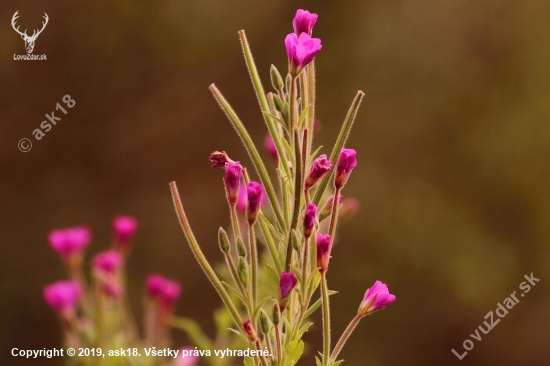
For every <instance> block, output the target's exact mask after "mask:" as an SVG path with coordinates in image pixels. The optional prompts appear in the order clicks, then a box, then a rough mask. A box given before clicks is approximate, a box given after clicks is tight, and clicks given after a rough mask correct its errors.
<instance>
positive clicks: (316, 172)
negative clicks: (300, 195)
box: [305, 154, 332, 189]
mask: <svg viewBox="0 0 550 366" xmlns="http://www.w3.org/2000/svg"><path fill="white" fill-rule="evenodd" d="M330 168H332V163H331V162H330V161H329V160H328V159H327V156H326V155H325V154H323V155H321V156H319V157H318V158H317V159H315V160H314V161H313V164H311V169H310V170H309V175H308V176H307V177H306V181H305V188H306V189H310V188H311V187H313V186H314V185H315V183H317V182H318V181H319V179H321V178H322V177H323V176H324V175H325V174H327V173H328V172H329V170H330Z"/></svg>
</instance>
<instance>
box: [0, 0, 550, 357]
mask: <svg viewBox="0 0 550 366" xmlns="http://www.w3.org/2000/svg"><path fill="white" fill-rule="evenodd" d="M297 8H305V9H309V10H311V11H314V12H317V13H318V14H319V15H320V16H319V21H318V24H317V25H316V27H315V35H316V36H317V37H320V38H322V41H323V50H322V52H321V53H320V54H319V56H318V58H317V72H318V107H317V112H318V113H317V117H318V118H320V119H321V121H322V124H323V128H322V130H321V131H320V132H319V134H318V136H317V137H316V143H319V144H322V145H324V146H326V148H325V149H324V150H323V152H329V151H330V147H331V146H332V142H333V140H334V138H335V134H336V133H337V131H338V129H339V125H340V123H341V121H342V120H343V117H344V116H345V113H346V110H347V108H348V106H349V103H350V101H351V98H352V97H353V96H354V95H355V93H356V91H357V90H359V89H360V90H363V91H364V92H365V94H366V97H365V102H364V103H363V106H362V109H361V112H360V114H359V117H358V119H357V121H356V124H355V128H354V131H353V135H352V137H351V138H350V140H349V143H348V147H352V148H355V149H356V150H357V151H358V159H359V166H358V168H357V169H356V170H355V171H354V173H353V176H352V179H351V180H350V182H349V184H348V185H347V186H346V192H345V193H346V194H347V195H349V196H355V197H357V198H358V200H359V202H360V205H361V208H360V211H359V213H358V215H357V216H356V217H355V218H354V219H353V220H351V221H349V222H346V223H345V224H344V225H343V226H342V230H341V233H340V244H341V245H340V246H339V247H338V250H337V252H336V253H335V255H334V258H333V260H332V261H331V270H330V278H329V282H330V287H331V288H333V289H336V290H338V291H340V293H339V294H338V295H336V296H334V298H333V300H332V306H333V328H334V334H335V336H334V337H336V336H337V335H338V334H340V332H341V331H342V330H343V329H344V327H345V326H346V325H347V322H348V321H349V319H350V318H351V317H352V316H353V314H354V313H355V311H356V310H357V306H358V304H359V301H360V300H361V298H362V296H363V294H364V291H365V290H366V288H367V287H368V286H370V285H371V284H372V283H373V282H374V281H375V280H376V279H381V280H383V281H384V282H386V283H388V285H389V287H390V289H391V291H392V292H393V293H394V294H396V295H397V301H396V302H395V303H394V304H393V305H391V307H389V308H388V309H386V310H384V311H383V312H379V313H377V314H376V315H375V316H372V317H369V318H367V319H365V320H364V321H363V322H362V323H361V325H360V326H359V328H358V329H357V331H356V333H355V334H354V336H353V337H352V339H351V341H350V342H349V343H348V344H347V346H346V347H345V349H344V352H343V353H342V357H343V358H344V359H346V360H347V362H346V364H348V365H370V366H375V365H399V366H405V365H455V364H461V365H489V364H491V365H503V366H508V365H510V366H512V365H514V366H516V365H532V366H537V365H549V364H550V348H549V347H548V345H549V343H550V331H549V329H550V297H549V289H550V269H549V265H550V248H549V243H550V229H549V227H550V225H549V223H550V190H549V188H550V169H549V167H550V165H549V164H550V124H549V117H550V22H548V19H549V16H550V3H549V2H548V1H545V0H527V1H513V0H498V1H497V0H484V1H474V0H447V1H429V0H406V1H405V0H389V1H388V0H369V1H359V0H356V1H288V0H287V1H221V0H202V1H198V0H185V1H175V0H146V1H140V2H131V1H110V0H98V1H93V2H92V1H87V2H73V1H64V0H63V1H53V0H49V1H41V2H36V1H34V2H29V1H12V0H7V1H2V2H0V15H1V16H0V20H1V21H0V50H1V52H0V85H1V88H0V136H1V143H0V207H1V209H0V243H1V244H0V245H1V246H2V247H1V253H2V255H1V256H0V298H1V301H0V364H2V365H61V364H62V361H61V360H60V359H52V360H47V359H39V360H34V361H33V360H24V359H21V358H13V357H11V356H10V351H11V348H13V347H18V348H21V349H41V348H52V347H55V346H58V347H59V346H60V345H61V337H60V332H59V328H58V325H57V322H56V319H55V316H54V314H53V312H52V311H51V310H50V309H49V308H48V307H47V306H46V305H45V303H44V301H43V299H42V287H43V286H44V285H45V284H47V283H49V282H52V281H55V280H57V279H59V278H61V277H63V276H64V271H63V269H62V266H61V263H60V261H59V259H58V257H57V256H56V255H55V253H53V252H52V251H51V250H50V249H49V247H48V244H47V242H46V234H47V232H48V231H49V230H51V229H53V228H58V227H66V226H72V225H76V224H80V223H87V224H89V225H90V226H91V228H92V229H93V234H94V240H93V244H92V245H91V246H90V248H89V252H88V255H89V256H91V255H92V254H94V253H96V252H98V251H100V250H103V249H105V248H106V247H107V246H108V245H109V242H110V235H111V234H110V221H111V218H112V216H113V215H115V214H119V213H120V214H129V215H134V216H136V217H137V218H138V219H139V223H140V228H139V234H138V237H137V241H136V245H135V248H134V251H133V255H132V259H131V263H130V267H129V275H130V291H131V298H132V304H133V307H134V310H135V311H136V312H137V313H138V314H139V308H140V299H141V289H142V284H143V280H144V278H145V276H146V275H147V274H148V273H150V272H161V273H164V274H165V275H166V276H168V277H171V278H176V279H178V280H179V281H181V282H182V283H183V287H184V292H183V296H182V298H181V300H180V302H179V304H178V313H179V314H182V315H186V316H191V317H195V318H196V319H198V320H199V321H200V322H201V323H202V324H203V326H204V327H205V329H206V330H207V332H211V331H212V330H213V328H214V327H213V322H212V320H211V315H210V314H211V311H212V310H213V309H214V308H216V307H217V306H218V305H219V300H218V298H217V296H216V294H215V292H214V291H213V290H212V289H211V287H210V284H209V282H208V281H207V280H206V278H205V277H204V275H203V274H202V272H200V270H199V267H198V265H197V264H196V263H195V262H194V259H193V258H192V256H191V253H190V251H189V248H188V247H187V244H186V242H185V239H184V236H183V234H182V232H181V229H180V227H179V225H178V223H177V221H176V217H175V214H174V210H173V207H172V203H171V199H170V194H169V189H168V183H169V182H170V181H172V180H176V181H177V183H178V185H179V188H180V191H181V193H182V198H183V200H184V203H185V205H186V209H187V211H188V214H189V216H190V220H191V222H192V224H193V225H194V230H195V233H196V235H197V237H198V239H199V241H200V242H201V243H202V245H203V247H204V250H205V251H206V253H207V255H208V256H209V258H211V259H212V261H219V260H220V255H219V250H218V246H217V241H216V240H217V239H216V233H217V228H218V227H219V226H220V225H227V223H228V219H227V209H226V204H225V200H224V192H223V188H222V181H221V173H220V171H219V170H213V169H210V168H209V161H208V155H209V153H210V152H212V151H213V150H225V151H227V152H228V153H229V154H230V155H231V156H232V157H233V158H236V159H239V160H241V161H242V162H244V163H248V162H249V160H248V158H247V156H246V155H245V152H244V149H243V148H242V146H241V145H240V142H239V140H238V138H237V137H236V135H235V133H234V132H233V131H232V129H231V127H230V125H229V123H228V122H227V121H226V119H225V116H224V115H223V113H222V112H221V111H220V110H219V108H218V106H217V104H216V103H215V101H214V100H213V98H212V97H211V95H210V93H209V91H208V89H207V87H208V85H210V84H211V83H214V82H215V83H216V84H217V86H218V87H219V88H220V89H221V91H222V92H223V93H224V94H225V96H226V97H227V98H228V100H229V101H230V102H231V103H232V105H233V106H234V108H235V109H236V110H237V112H238V113H239V114H240V117H241V118H242V120H243V121H244V122H245V124H246V126H247V127H248V129H249V131H250V133H251V134H252V136H253V138H254V139H255V140H256V141H257V142H258V143H260V144H261V143H262V141H263V137H264V135H265V133H266V128H265V126H264V123H263V121H262V116H261V114H260V112H259V109H258V107H257V102H256V100H255V97H254V94H253V89H252V87H251V84H250V81H249V78H248V76H247V72H246V69H245V66H244V63H243V60H242V55H241V51H240V48H239V42H238V37H237V31H238V30H239V29H246V31H247V34H248V38H249V40H250V42H251V46H252V49H253V52H254V55H255V58H256V61H257V64H258V68H259V70H260V71H261V76H262V78H263V82H264V86H266V87H268V86H269V72H268V70H269V66H270V64H271V63H273V64H275V65H276V66H278V67H279V69H281V70H284V69H285V67H286V55H285V50H284V45H283V39H284V37H285V35H286V34H287V33H289V32H291V30H292V27H291V20H292V17H293V15H294V12H295V10H296V9H297ZM16 10H19V13H20V15H21V17H20V19H19V24H21V25H22V29H24V28H29V29H32V28H36V27H37V26H38V25H39V24H40V21H41V16H42V15H43V13H44V12H46V13H47V14H48V15H49V17H50V22H49V24H48V26H47V27H46V29H45V31H44V32H43V33H42V34H41V35H40V36H39V38H38V40H37V42H36V47H35V51H34V53H35V54H47V58H48V60H47V61H14V60H13V56H12V55H13V54H24V53H25V52H24V48H23V42H22V40H21V38H20V37H19V36H18V35H17V34H16V33H15V32H14V31H13V29H12V28H11V26H10V20H11V17H12V15H13V13H14V12H15V11H16ZM65 94H70V95H71V96H72V97H73V98H74V99H75V100H76V106H75V107H74V108H73V109H71V110H69V113H68V114H67V115H66V116H63V118H62V120H61V121H60V122H59V123H58V124H57V126H54V128H53V129H52V130H51V131H50V132H48V133H47V134H46V136H45V137H44V138H43V139H42V140H41V141H36V140H34V138H33V137H32V135H31V132H32V131H33V130H34V129H35V128H38V126H39V124H40V122H41V121H43V120H44V119H45V118H44V114H45V113H50V112H51V111H52V110H53V109H54V108H55V104H56V103H61V98H62V97H63V96H64V95H65ZM23 137H27V138H30V139H31V140H32V142H33V147H32V150H31V151H30V152H27V153H22V152H20V151H19V150H18V149H17V143H18V141H19V140H20V139H21V138H23ZM264 156H265V155H264ZM531 272H533V273H534V276H535V277H537V278H540V282H539V284H538V285H537V286H536V287H535V288H533V289H532V290H531V292H529V293H528V294H527V295H526V296H525V297H524V298H521V302H520V303H519V304H518V305H516V306H515V307H514V308H513V309H512V310H511V311H510V313H509V314H508V315H507V316H506V318H504V319H502V321H501V322H500V323H499V324H498V325H497V327H495V328H494V329H493V330H492V331H491V332H490V333H489V334H488V335H483V340H482V341H481V342H475V348H474V349H473V350H472V351H471V352H469V354H468V355H467V356H466V357H465V358H464V359H463V360H462V361H459V360H458V359H457V357H455V356H454V355H453V354H452V353H451V348H454V349H456V350H457V351H460V352H462V350H463V348H462V342H463V341H464V340H465V339H467V338H469V335H470V334H471V333H473V331H474V330H475V329H476V327H478V326H479V325H481V324H482V322H483V320H484V319H483V317H484V316H485V314H487V312H489V311H491V310H493V311H494V310H495V308H496V307H497V303H498V302H502V301H503V300H504V299H505V298H506V297H508V296H509V295H510V294H511V293H512V292H513V291H519V290H518V287H519V284H520V283H521V282H522V281H524V279H523V276H524V275H525V274H530V273H531ZM174 336H175V339H176V341H177V345H179V344H184V343H186V342H187V340H186V338H185V336H184V335H183V334H181V333H177V332H176V333H174ZM308 340H309V341H310V342H311V343H310V344H311V347H310V351H309V352H310V353H309V357H308V358H306V359H304V361H303V362H302V363H300V364H301V365H314V362H312V359H313V354H314V353H315V352H316V351H317V350H320V349H321V348H322V347H321V331H320V326H317V327H316V328H315V329H313V331H312V332H311V334H310V335H308Z"/></svg>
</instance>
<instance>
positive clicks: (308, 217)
mask: <svg viewBox="0 0 550 366" xmlns="http://www.w3.org/2000/svg"><path fill="white" fill-rule="evenodd" d="M316 222H317V205H315V203H308V205H307V207H306V213H305V214H304V221H303V227H304V236H305V237H306V238H309V237H310V236H311V232H312V230H313V227H314V226H315V223H316Z"/></svg>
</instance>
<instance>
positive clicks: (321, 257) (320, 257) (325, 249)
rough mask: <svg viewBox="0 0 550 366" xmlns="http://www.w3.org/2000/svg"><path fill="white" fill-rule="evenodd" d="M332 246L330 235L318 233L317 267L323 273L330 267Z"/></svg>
mask: <svg viewBox="0 0 550 366" xmlns="http://www.w3.org/2000/svg"><path fill="white" fill-rule="evenodd" d="M331 247H332V244H331V237H330V235H323V234H317V268H318V269H319V272H321V273H325V272H326V271H327V269H328V262H329V260H330V250H331Z"/></svg>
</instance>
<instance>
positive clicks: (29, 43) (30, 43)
mask: <svg viewBox="0 0 550 366" xmlns="http://www.w3.org/2000/svg"><path fill="white" fill-rule="evenodd" d="M18 12H19V10H17V11H16V12H15V14H13V18H11V26H12V27H13V29H14V30H15V31H16V32H17V33H19V35H20V36H21V38H23V41H25V49H26V50H27V53H32V50H33V49H34V42H35V41H36V39H37V38H38V36H39V35H40V33H42V31H43V30H44V28H46V24H48V20H49V18H48V14H46V13H44V20H45V21H44V22H42V29H40V30H36V29H35V30H34V32H33V33H32V36H28V35H27V30H26V29H25V31H24V32H21V31H19V27H17V28H16V27H15V21H16V19H17V18H19V15H17V13H18Z"/></svg>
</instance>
